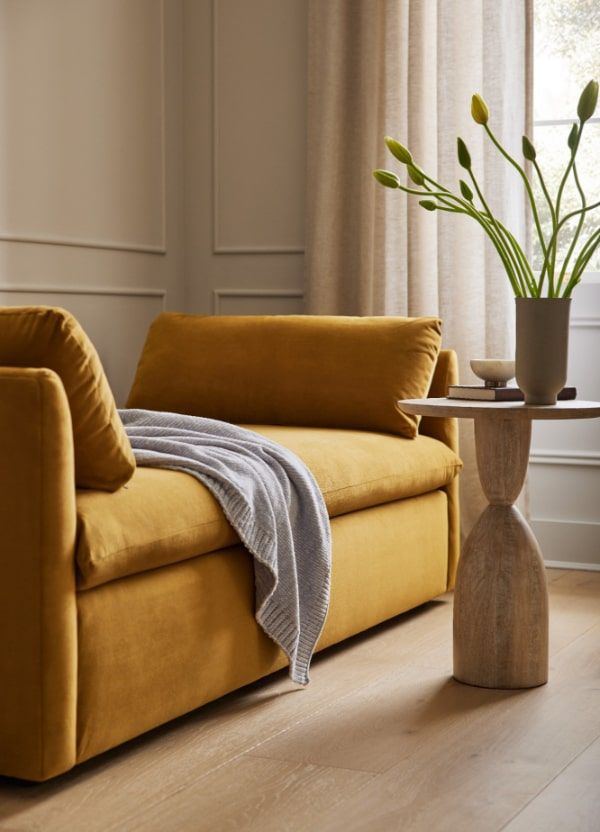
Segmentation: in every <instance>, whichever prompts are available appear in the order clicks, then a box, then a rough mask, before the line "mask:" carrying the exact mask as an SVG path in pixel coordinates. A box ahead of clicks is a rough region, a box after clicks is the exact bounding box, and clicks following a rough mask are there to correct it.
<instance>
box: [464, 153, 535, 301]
mask: <svg viewBox="0 0 600 832" xmlns="http://www.w3.org/2000/svg"><path fill="white" fill-rule="evenodd" d="M469 176H470V177H471V181H472V183H473V187H474V188H475V190H476V192H477V196H478V197H479V199H480V200H481V204H482V205H483V207H484V208H485V210H486V212H487V218H488V219H489V221H490V223H491V224H492V225H493V227H494V229H495V231H496V233H497V234H498V236H499V237H500V239H501V240H503V236H502V229H501V228H500V225H499V224H498V220H496V218H495V217H494V215H493V214H492V210H491V208H490V206H489V205H488V204H487V202H486V199H485V197H484V195H483V192H482V190H481V188H480V187H479V183H478V182H477V179H476V177H475V174H474V173H473V170H472V169H471V168H469ZM506 251H507V253H508V257H509V259H510V260H511V264H512V268H513V269H514V270H515V274H516V275H517V277H518V278H519V282H520V283H521V285H522V288H523V289H526V287H527V281H526V280H525V278H524V276H523V275H521V273H520V268H519V263H518V260H517V258H516V257H515V255H514V253H513V252H512V250H511V247H510V244H506ZM525 294H526V295H527V294H529V292H527V291H525Z"/></svg>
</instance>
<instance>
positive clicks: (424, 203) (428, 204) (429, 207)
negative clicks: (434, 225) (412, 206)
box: [419, 199, 437, 211]
mask: <svg viewBox="0 0 600 832" xmlns="http://www.w3.org/2000/svg"><path fill="white" fill-rule="evenodd" d="M419 205H420V206H421V208H424V209H425V210H426V211H437V205H436V204H435V202H434V201H433V200H432V199H421V200H419Z"/></svg>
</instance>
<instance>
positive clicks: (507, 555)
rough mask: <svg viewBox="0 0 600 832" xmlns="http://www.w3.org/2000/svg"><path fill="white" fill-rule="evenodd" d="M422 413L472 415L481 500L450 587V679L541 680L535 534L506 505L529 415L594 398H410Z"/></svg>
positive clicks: (544, 662)
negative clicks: (484, 502) (535, 401)
mask: <svg viewBox="0 0 600 832" xmlns="http://www.w3.org/2000/svg"><path fill="white" fill-rule="evenodd" d="M398 406H399V407H400V408H401V409H402V410H404V411H405V412H406V413H413V414H418V415H421V416H442V417H443V416H446V417H448V416H451V417H458V418H468V419H474V420H475V447H476V452H477V468H478V471H479V479H480V480H481V485H482V487H483V491H484V493H485V495H486V497H487V499H488V500H489V503H490V504H489V505H488V507H487V508H486V509H485V510H484V512H483V513H482V515H481V517H480V518H479V519H478V521H477V523H476V524H475V526H474V527H473V530H472V531H471V533H470V535H469V537H468V538H467V540H466V542H465V544H464V546H463V551H462V554H461V558H460V561H459V564H458V572H457V576H456V588H455V593H454V678H455V679H458V681H460V682H465V683H466V684H469V685H477V686H479V687H485V688H531V687H536V686H537V685H543V684H545V683H546V682H547V681H548V590H547V587H546V573H545V569H544V562H543V559H542V554H541V552H540V548H539V545H538V543H537V540H536V539H535V537H534V534H533V532H532V530H531V528H530V526H529V524H528V523H527V521H526V520H525V519H524V517H523V515H522V514H521V512H520V511H519V510H518V509H517V508H516V507H515V506H514V505H513V503H514V502H515V500H516V499H517V497H518V496H519V494H520V492H521V489H522V488H523V483H524V481H525V475H526V473H527V465H528V462H529V447H530V442H531V422H532V420H533V419H589V418H592V417H596V416H600V402H584V401H577V400H574V401H561V402H558V403H557V404H555V405H548V406H544V405H542V406H533V405H526V404H523V403H522V402H481V401H466V400H459V399H446V398H444V399H410V400H402V401H400V402H399V403H398Z"/></svg>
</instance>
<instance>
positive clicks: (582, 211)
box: [538, 201, 600, 297]
mask: <svg viewBox="0 0 600 832" xmlns="http://www.w3.org/2000/svg"><path fill="white" fill-rule="evenodd" d="M598 206H600V201H598V202H593V203H592V204H591V205H586V206H585V208H579V209H578V210H577V211H571V213H570V214H567V215H566V216H564V217H563V218H562V220H560V219H558V214H557V220H558V222H557V224H556V228H555V229H554V231H553V233H552V237H551V238H550V242H549V243H548V251H550V248H551V246H553V245H554V244H555V242H556V239H557V238H558V232H559V231H560V229H561V228H562V226H563V225H564V224H565V223H566V222H568V221H569V220H572V219H573V217H577V216H579V215H581V214H587V212H588V211H593V210H594V208H598ZM548 265H549V262H548V257H545V258H544V263H543V265H542V272H541V275H540V280H539V284H538V285H539V286H541V285H542V283H543V281H544V274H545V272H546V271H547V270H548ZM548 282H549V283H550V278H548ZM548 296H549V297H555V295H554V294H550V293H549V295H548Z"/></svg>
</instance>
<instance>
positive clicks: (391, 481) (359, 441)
mask: <svg viewBox="0 0 600 832" xmlns="http://www.w3.org/2000/svg"><path fill="white" fill-rule="evenodd" d="M247 427H250V428H251V429H253V430H256V431H257V432H258V433H262V434H264V435H265V436H268V437H269V438H270V439H273V440H274V441H276V442H279V443H280V444H281V445H284V446H285V447H287V448H289V449H290V450H292V451H293V452H294V453H296V454H297V455H298V456H299V457H300V458H301V459H302V460H304V462H305V463H306V464H307V465H308V467H309V468H310V469H311V471H312V472H313V474H314V476H315V479H316V480H317V483H318V485H319V487H320V488H321V491H322V492H323V495H324V497H325V503H326V505H327V509H328V512H329V516H330V517H335V516H338V515H341V514H346V513H348V512H353V511H357V510H359V509H362V508H367V507H370V506H375V505H381V504H383V503H388V502H392V501H393V500H400V499H404V498H405V497H414V496H417V495H419V494H424V493H427V492H429V491H434V490H436V489H438V488H443V487H444V486H445V485H447V484H448V483H449V482H450V481H451V480H452V479H453V478H454V477H455V475H456V473H457V472H458V470H459V468H460V464H461V463H460V460H459V459H458V457H457V456H456V455H455V454H454V453H453V452H452V451H451V450H450V449H449V448H448V447H447V446H446V445H444V444H442V443H441V442H438V441H437V440H436V439H431V438H430V437H428V436H419V437H417V438H416V439H401V438H399V437H397V436H391V435H387V434H379V433H368V432H364V431H352V430H336V429H331V428H294V427H278V426H266V425H248V426H247ZM77 514H78V541H77V564H78V567H79V586H80V588H89V587H92V586H97V585H99V584H102V583H106V582H107V581H111V580H114V579H116V578H120V577H123V576H125V575H131V574H136V573H138V572H142V571H144V570H147V569H154V568H156V567H158V566H164V565H166V564H169V563H176V562H178V561H181V560H185V559H187V558H191V557H195V556H196V555H201V554H204V553H206V552H212V551H215V550H217V549H221V548H223V547H225V546H231V545H232V544H234V543H236V542H238V537H237V535H236V534H235V532H234V531H233V529H232V528H231V526H230V525H229V523H228V522H227V520H226V519H225V516H224V515H223V513H222V511H221V509H220V507H219V505H218V503H217V501H216V500H215V499H214V497H212V495H211V494H210V493H209V491H208V490H207V489H206V488H205V486H203V485H202V484H201V483H200V482H198V480H196V479H195V478H194V477H192V476H190V475H189V474H184V473H182V472H180V471H167V470H162V469H155V468H138V469H137V470H136V472H135V474H134V475H133V477H132V479H131V480H130V481H129V483H128V484H127V485H126V486H124V487H123V488H121V489H119V491H116V492H114V493H113V494H107V493H105V492H101V491H87V490H81V491H79V492H78V493H77Z"/></svg>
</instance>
